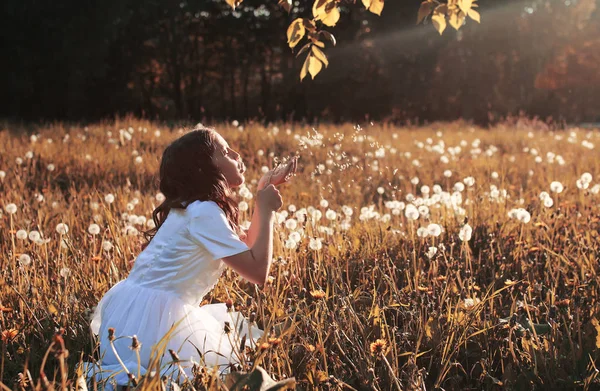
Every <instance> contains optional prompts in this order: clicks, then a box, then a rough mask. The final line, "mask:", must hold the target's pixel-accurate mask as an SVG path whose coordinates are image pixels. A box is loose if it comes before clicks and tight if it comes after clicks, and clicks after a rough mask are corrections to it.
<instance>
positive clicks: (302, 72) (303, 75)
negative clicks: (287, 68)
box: [300, 53, 311, 81]
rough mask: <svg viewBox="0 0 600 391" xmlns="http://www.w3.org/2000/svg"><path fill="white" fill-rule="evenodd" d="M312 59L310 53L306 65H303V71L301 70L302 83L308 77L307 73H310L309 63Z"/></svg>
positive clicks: (305, 61)
mask: <svg viewBox="0 0 600 391" xmlns="http://www.w3.org/2000/svg"><path fill="white" fill-rule="evenodd" d="M310 57H311V54H310V53H308V56H306V60H304V64H302V69H301V70H300V81H302V80H304V78H305V77H306V75H307V73H308V61H309V59H310Z"/></svg>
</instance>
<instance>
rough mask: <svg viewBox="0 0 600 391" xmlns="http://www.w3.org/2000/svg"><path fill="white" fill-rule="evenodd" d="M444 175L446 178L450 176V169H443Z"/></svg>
mask: <svg viewBox="0 0 600 391" xmlns="http://www.w3.org/2000/svg"><path fill="white" fill-rule="evenodd" d="M444 176H445V177H446V178H450V177H451V176H452V171H450V170H445V171H444Z"/></svg>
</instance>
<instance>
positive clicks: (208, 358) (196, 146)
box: [88, 127, 297, 388]
mask: <svg viewBox="0 0 600 391" xmlns="http://www.w3.org/2000/svg"><path fill="white" fill-rule="evenodd" d="M296 166H297V159H292V160H291V161H290V162H289V163H287V164H286V165H284V166H280V167H278V169H275V170H272V171H270V172H268V173H267V174H265V176H264V177H263V178H261V180H260V181H259V183H258V191H257V196H256V208H255V210H254V214H253V216H252V221H251V224H250V228H249V230H248V232H247V233H246V234H244V233H243V232H242V231H241V229H240V227H239V225H238V208H237V204H236V202H235V201H234V200H233V198H232V196H231V194H232V189H233V188H236V187H238V186H240V185H242V184H243V183H244V172H245V171H246V168H245V165H244V163H243V162H242V160H241V158H240V155H239V154H238V153H237V152H236V151H235V150H233V149H232V148H231V147H230V146H229V144H228V143H227V142H226V141H225V140H224V139H223V137H221V136H220V135H219V134H218V133H217V132H216V131H215V130H213V129H209V128H205V127H197V128H195V129H194V130H192V131H191V132H189V133H187V134H185V135H184V136H182V137H180V138H179V139H177V140H175V141H173V142H172V143H171V144H170V145H169V146H168V147H167V148H166V149H165V151H164V153H163V156H162V161H161V164H160V191H161V192H162V193H163V194H164V195H165V197H166V199H165V200H164V202H163V203H162V204H161V205H160V206H158V207H157V208H156V209H155V210H154V212H153V219H154V222H155V223H156V227H155V228H154V229H153V230H150V231H148V233H147V234H148V237H149V243H148V245H147V247H145V248H144V249H143V251H142V252H141V253H140V254H139V256H138V257H137V259H136V261H135V264H134V267H133V269H132V270H131V272H130V273H129V276H128V277H127V279H125V280H123V281H120V282H119V283H118V284H116V285H115V286H113V287H112V289H110V290H109V291H108V292H107V293H106V294H105V295H104V297H103V298H102V300H101V301H100V303H99V304H98V306H97V308H96V310H95V312H94V315H93V318H92V322H91V329H92V332H93V333H94V334H97V335H99V337H100V356H101V363H100V367H94V366H92V365H88V376H92V373H93V375H95V376H96V380H97V381H102V380H107V379H114V381H110V382H109V384H107V386H108V387H109V388H112V387H110V386H111V385H115V383H116V385H127V384H128V383H129V382H130V381H131V380H132V379H133V378H137V377H138V374H139V375H143V374H144V373H145V372H146V370H148V369H149V364H150V359H151V355H152V350H153V346H154V345H156V344H157V343H158V342H159V341H160V340H161V338H162V337H163V336H164V335H165V334H166V333H168V332H169V331H171V333H170V334H169V340H168V342H167V344H166V348H165V349H164V350H163V351H164V352H165V354H164V355H163V362H170V361H172V357H171V356H170V355H169V353H168V352H169V349H172V350H173V351H174V352H177V355H178V357H179V358H180V359H181V361H182V367H183V368H184V372H185V374H186V375H187V376H191V371H190V367H191V365H190V362H191V361H192V360H193V361H196V362H200V363H204V364H205V365H207V366H209V367H211V368H212V367H213V366H214V365H219V366H227V365H228V364H230V362H237V360H236V357H235V355H234V354H233V351H234V349H236V348H234V347H238V348H239V345H240V342H239V339H240V338H242V337H243V336H244V335H246V337H247V339H246V340H247V341H249V340H250V339H254V338H257V337H260V336H261V335H262V331H261V330H259V329H258V328H256V327H249V325H248V323H247V322H246V321H245V320H243V319H241V317H240V316H238V315H239V314H238V313H235V312H231V311H229V312H228V309H227V307H226V305H225V304H223V303H219V304H210V305H204V306H202V307H200V306H199V304H200V302H201V300H202V298H203V297H204V295H206V294H207V293H208V292H209V291H210V290H211V289H212V287H213V286H214V285H215V283H216V282H217V280H218V278H219V276H220V275H221V272H222V271H223V268H224V265H228V266H230V267H231V268H232V269H233V270H235V271H236V272H238V273H239V274H240V275H241V276H242V277H244V278H245V279H247V280H248V281H250V282H252V283H255V284H263V283H264V282H265V280H266V278H267V277H268V274H269V268H270V265H271V257H272V253H273V246H272V241H273V221H274V212H275V211H276V210H278V209H279V208H280V207H281V205H282V199H281V195H280V194H279V191H278V190H277V189H276V188H275V186H277V185H279V184H282V183H285V182H287V181H288V180H289V178H290V177H291V176H292V174H294V173H295V172H296ZM240 237H242V238H243V239H240ZM226 321H227V322H229V325H228V326H226V325H225V322H226ZM172 326H173V329H171V328H172ZM226 328H228V329H229V330H227V332H225V329H226ZM120 336H127V337H133V336H136V337H135V338H119V337H120ZM111 341H112V344H111ZM199 352H200V353H202V357H200V355H199V354H198V353H199ZM115 353H116V354H115ZM138 362H139V364H140V365H139V366H138ZM125 368H126V370H125ZM152 369H154V368H152ZM164 370H165V368H162V370H161V372H162V371H164ZM115 381H116V382H115Z"/></svg>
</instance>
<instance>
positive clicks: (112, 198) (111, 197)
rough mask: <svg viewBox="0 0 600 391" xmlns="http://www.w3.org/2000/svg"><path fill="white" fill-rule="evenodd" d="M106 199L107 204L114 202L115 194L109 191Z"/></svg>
mask: <svg viewBox="0 0 600 391" xmlns="http://www.w3.org/2000/svg"><path fill="white" fill-rule="evenodd" d="M104 201H106V203H107V204H112V203H113V202H115V196H114V195H112V194H110V193H109V194H107V195H106V196H104Z"/></svg>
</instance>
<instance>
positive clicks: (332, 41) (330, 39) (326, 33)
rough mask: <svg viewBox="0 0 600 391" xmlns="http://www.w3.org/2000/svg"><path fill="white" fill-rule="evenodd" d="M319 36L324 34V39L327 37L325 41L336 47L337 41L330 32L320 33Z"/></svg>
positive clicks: (322, 31) (323, 31)
mask: <svg viewBox="0 0 600 391" xmlns="http://www.w3.org/2000/svg"><path fill="white" fill-rule="evenodd" d="M319 34H322V35H323V37H325V39H328V40H329V41H330V42H331V43H332V44H333V46H335V44H336V40H335V37H334V36H333V34H331V33H330V32H329V31H325V30H321V31H319Z"/></svg>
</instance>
